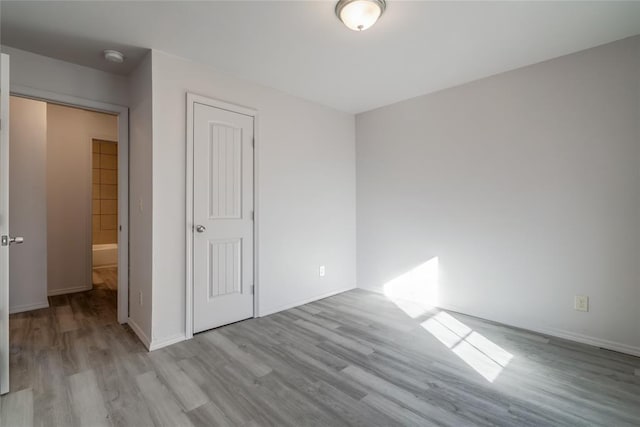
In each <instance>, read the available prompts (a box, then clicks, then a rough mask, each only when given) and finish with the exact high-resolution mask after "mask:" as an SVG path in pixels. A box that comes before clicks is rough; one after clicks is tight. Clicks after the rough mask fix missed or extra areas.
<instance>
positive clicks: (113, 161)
mask: <svg viewBox="0 0 640 427" xmlns="http://www.w3.org/2000/svg"><path fill="white" fill-rule="evenodd" d="M100 168H101V169H117V168H118V157H117V156H114V155H111V154H100Z"/></svg>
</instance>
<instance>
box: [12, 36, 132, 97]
mask: <svg viewBox="0 0 640 427" xmlns="http://www.w3.org/2000/svg"><path fill="white" fill-rule="evenodd" d="M2 52H3V53H7V54H9V55H10V56H11V76H10V78H11V89H12V90H14V89H15V88H16V87H18V86H21V87H29V88H33V89H39V90H43V91H47V92H54V93H56V94H59V95H69V96H75V97H78V98H84V99H90V100H92V101H102V102H108V103H111V104H118V105H127V103H128V97H129V95H128V87H127V78H126V77H124V76H117V75H115V74H109V73H105V72H104V71H99V70H95V69H93V68H88V67H83V66H81V65H76V64H71V63H69V62H65V61H60V60H58V59H53V58H49V57H46V56H42V55H38V54H35V53H31V52H27V51H24V50H20V49H15V48H12V47H9V46H2Z"/></svg>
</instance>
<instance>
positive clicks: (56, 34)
mask: <svg viewBox="0 0 640 427" xmlns="http://www.w3.org/2000/svg"><path fill="white" fill-rule="evenodd" d="M387 3H388V6H387V10H386V12H385V14H384V15H383V16H382V18H381V19H380V21H379V22H378V23H377V24H376V25H375V26H374V27H372V28H371V29H369V30H367V31H365V32H362V33H356V32H353V31H350V30H348V29H347V28H346V27H344V26H343V25H342V24H341V23H340V21H339V20H338V19H337V18H336V16H335V15H334V12H333V8H334V6H335V3H334V2H333V1H292V2H284V1H275V2H270V1H258V2H248V1H228V2H184V1H176V2H149V1H143V2H58V1H45V2H30V1H17V2H14V1H4V0H3V1H2V3H1V6H0V7H1V26H2V28H1V39H0V40H1V41H2V43H3V44H6V45H9V46H13V47H16V48H20V49H24V50H29V51H32V52H36V53H40V54H43V55H47V56H51V57H55V58H59V59H63V60H66V61H70V62H75V63H78V64H83V65H87V66H90V67H94V68H99V69H103V70H106V71H110V72H117V73H121V74H127V73H129V72H130V71H131V69H132V68H133V67H135V65H136V63H137V61H138V60H139V59H140V58H141V57H142V56H143V55H144V52H145V51H146V49H147V48H153V49H159V50H162V51H165V52H168V53H172V54H175V55H178V56H182V57H185V58H189V59H192V60H194V61H198V62H201V63H204V64H208V65H210V66H212V67H215V68H216V69H218V70H221V71H225V72H228V73H230V74H233V75H236V76H238V77H241V78H244V79H247V80H250V81H254V82H257V83H261V84H263V85H266V86H270V87H273V88H276V89H280V90H282V91H284V92H287V93H290V94H293V95H296V96H299V97H302V98H306V99H309V100H312V101H316V102H318V103H320V104H324V105H327V106H330V107H334V108H336V109H339V110H343V111H347V112H352V113H357V112H361V111H366V110H370V109H373V108H376V107H379V106H383V105H386V104H390V103H393V102H396V101H400V100H403V99H407V98H411V97H414V96H417V95H421V94H425V93H429V92H434V91H437V90H440V89H444V88H447V87H451V86H455V85H459V84H461V83H465V82H469V81H472V80H476V79H479V78H482V77H486V76H489V75H492V74H496V73H500V72H504V71H507V70H511V69H514V68H518V67H522V66H525V65H529V64H533V63H536V62H540V61H544V60H547V59H551V58H554V57H558V56H561V55H565V54H568V53H571V52H576V51H579V50H583V49H586V48H589V47H593V46H597V45H600V44H604V43H608V42H611V41H614V40H618V39H621V38H625V37H628V36H632V35H636V34H640V2H613V1H605V2H591V1H588V2H569V1H557V2H541V1H534V2H479V1H475V2H457V1H446V2H426V1H393V0H392V1H388V2H387ZM113 47H115V48H119V49H121V50H122V51H123V52H125V53H126V54H127V56H128V57H129V60H128V61H127V63H126V64H124V65H123V66H114V65H113V64H108V63H106V62H104V61H103V60H102V59H101V56H100V54H101V52H102V50H103V49H105V48H113Z"/></svg>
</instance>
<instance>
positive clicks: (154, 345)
mask: <svg viewBox="0 0 640 427" xmlns="http://www.w3.org/2000/svg"><path fill="white" fill-rule="evenodd" d="M186 339H187V337H186V335H185V334H178V335H175V336H173V337H168V338H162V339H155V340H153V341H152V342H151V344H150V345H149V346H148V348H149V351H154V350H158V349H160V348H162V347H167V346H169V345H171V344H175V343H179V342H181V341H184V340H186Z"/></svg>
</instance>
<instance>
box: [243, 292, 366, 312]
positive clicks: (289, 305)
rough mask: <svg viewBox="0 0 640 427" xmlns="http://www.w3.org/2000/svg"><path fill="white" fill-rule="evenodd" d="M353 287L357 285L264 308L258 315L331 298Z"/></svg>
mask: <svg viewBox="0 0 640 427" xmlns="http://www.w3.org/2000/svg"><path fill="white" fill-rule="evenodd" d="M353 289H356V287H355V286H352V287H349V288H344V289H339V290H337V291H331V292H327V293H325V294H321V295H317V296H315V297H311V298H306V299H303V300H300V301H296V302H294V303H291V304H285V305H281V306H279V307H276V308H270V309H264V310H262V309H261V310H260V313H258V315H257V316H256V317H264V316H268V315H270V314H274V313H278V312H280V311H284V310H289V309H290V308H294V307H299V306H301V305H305V304H309V303H310V302H314V301H318V300H321V299H325V298H329V297H332V296H334V295H338V294H341V293H343V292H347V291H351V290H353Z"/></svg>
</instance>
